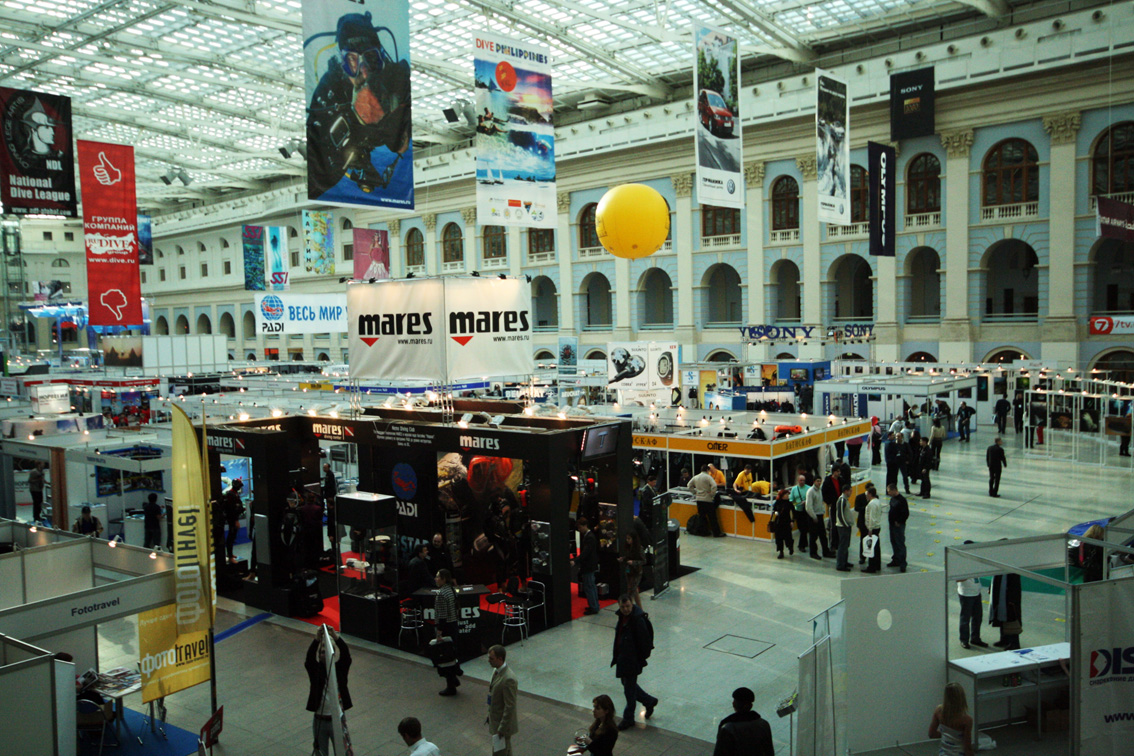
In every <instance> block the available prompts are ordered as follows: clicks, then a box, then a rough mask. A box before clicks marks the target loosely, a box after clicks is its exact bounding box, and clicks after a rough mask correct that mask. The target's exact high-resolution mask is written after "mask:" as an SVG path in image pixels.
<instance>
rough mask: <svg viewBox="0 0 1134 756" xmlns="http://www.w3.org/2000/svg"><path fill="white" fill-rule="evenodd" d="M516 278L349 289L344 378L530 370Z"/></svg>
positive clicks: (527, 324)
mask: <svg viewBox="0 0 1134 756" xmlns="http://www.w3.org/2000/svg"><path fill="white" fill-rule="evenodd" d="M531 306H532V297H531V288H530V286H528V285H527V284H526V283H525V282H524V281H523V280H522V279H519V280H518V279H500V278H487V277H481V278H444V279H417V280H408V281H386V282H383V283H376V284H362V283H354V284H351V285H350V286H349V287H348V288H347V322H348V331H347V333H348V346H349V350H350V377H351V378H374V379H379V380H399V379H402V380H404V379H414V380H429V381H439V382H450V383H451V382H453V381H459V380H463V379H465V378H474V377H475V378H485V377H493V376H510V375H528V374H530V373H531V372H532V352H531V348H532V313H531Z"/></svg>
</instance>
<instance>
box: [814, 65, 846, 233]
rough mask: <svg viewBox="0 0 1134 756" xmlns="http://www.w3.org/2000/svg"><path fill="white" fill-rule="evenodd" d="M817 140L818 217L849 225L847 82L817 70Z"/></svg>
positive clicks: (828, 221)
mask: <svg viewBox="0 0 1134 756" xmlns="http://www.w3.org/2000/svg"><path fill="white" fill-rule="evenodd" d="M815 75H816V76H815V79H816V81H815V141H816V163H815V167H816V170H817V171H818V178H819V213H818V216H819V220H820V222H825V223H833V224H835V225H839V226H847V225H850V222H851V209H850V192H849V191H848V184H849V182H850V105H849V103H848V98H847V83H846V82H845V81H844V80H842V79H839V78H838V77H836V76H833V75H832V74H830V73H828V72H826V71H820V70H818V69H816V71H815Z"/></svg>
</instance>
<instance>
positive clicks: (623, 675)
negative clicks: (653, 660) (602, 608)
mask: <svg viewBox="0 0 1134 756" xmlns="http://www.w3.org/2000/svg"><path fill="white" fill-rule="evenodd" d="M652 649H653V644H652V642H651V639H650V631H649V628H647V627H646V614H645V612H643V611H642V610H641V609H640V608H639V607H638V606H637V605H636V604H635V603H634V602H633V601H632V600H631V599H630V596H629V595H627V594H625V593H624V594H622V595H621V596H619V598H618V625H617V626H616V627H615V628H614V655H613V658H612V659H611V660H610V666H612V667H614V675H615V677H617V678H618V679H619V680H621V681H622V691H623V692H624V693H625V694H626V708H625V709H624V710H623V711H622V721H621V722H619V723H618V729H620V730H629V729H630V728H631V727H633V726H634V710H635V709H636V708H637V704H639V703H642V704H645V706H646V719H649V718H650V717H652V716H653V715H654V707H655V706H657V705H658V699H656V698H654V697H653V696H651V695H650V694H649V693H647V692H646V691H644V690H642V688H641V686H639V685H638V675H640V674H642V669H643V668H645V666H646V663H647V662H646V657H647V656H649V655H650V651H651V650H652Z"/></svg>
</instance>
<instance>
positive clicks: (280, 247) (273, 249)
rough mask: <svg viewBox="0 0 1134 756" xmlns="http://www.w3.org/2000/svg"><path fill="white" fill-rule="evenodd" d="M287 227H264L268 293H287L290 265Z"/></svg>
mask: <svg viewBox="0 0 1134 756" xmlns="http://www.w3.org/2000/svg"><path fill="white" fill-rule="evenodd" d="M288 255H289V252H288V248H287V227H286V226H265V227H264V284H265V287H264V288H265V290H267V291H287V290H288V289H290V288H291V282H290V281H289V280H288V272H289V267H290V266H289V263H290V260H288Z"/></svg>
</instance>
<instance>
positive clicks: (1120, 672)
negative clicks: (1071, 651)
mask: <svg viewBox="0 0 1134 756" xmlns="http://www.w3.org/2000/svg"><path fill="white" fill-rule="evenodd" d="M1075 604H1076V606H1075V615H1076V617H1077V622H1078V625H1079V628H1078V630H1079V646H1078V648H1079V658H1078V659H1077V660H1075V661H1076V662H1077V664H1078V667H1077V669H1076V670H1075V671H1077V673H1078V676H1077V679H1078V683H1079V689H1078V691H1076V693H1077V694H1078V697H1079V721H1078V734H1079V751H1078V752H1079V753H1083V754H1090V755H1091V756H1125V755H1126V754H1129V753H1130V742H1131V740H1134V609H1132V607H1134V580H1114V581H1107V582H1097V583H1087V584H1084V585H1080V586H1076V588H1075Z"/></svg>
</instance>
